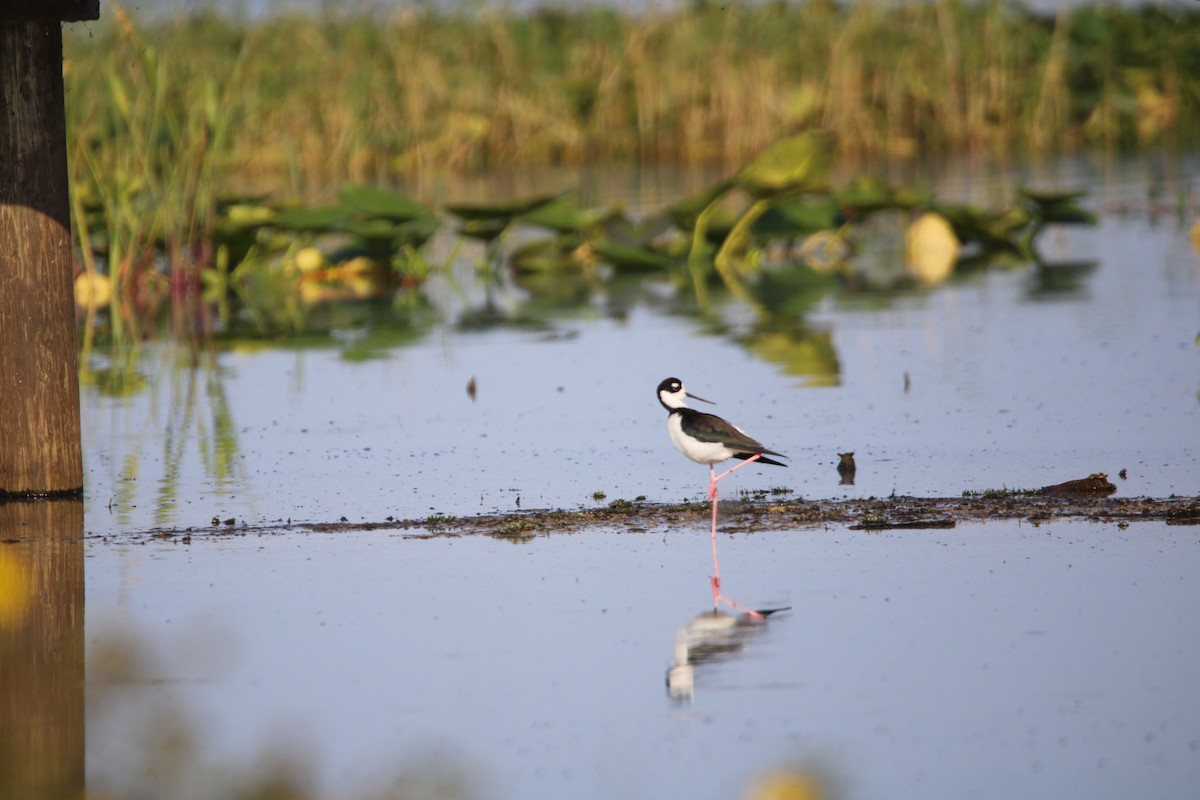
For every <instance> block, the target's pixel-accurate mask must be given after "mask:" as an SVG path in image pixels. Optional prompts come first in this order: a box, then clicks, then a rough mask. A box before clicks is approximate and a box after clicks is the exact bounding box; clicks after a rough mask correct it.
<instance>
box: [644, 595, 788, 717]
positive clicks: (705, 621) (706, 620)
mask: <svg viewBox="0 0 1200 800" xmlns="http://www.w3.org/2000/svg"><path fill="white" fill-rule="evenodd" d="M787 610H788V608H767V609H760V610H758V611H753V612H746V613H742V614H730V613H728V612H726V611H718V610H716V609H713V610H712V611H705V612H704V613H702V614H699V615H697V616H696V617H695V618H693V619H691V620H689V621H688V623H687V624H686V625H684V626H683V627H682V628H680V629H679V631H678V632H677V633H676V634H675V663H674V664H672V665H671V667H670V668H669V669H668V670H667V694H668V695H669V696H670V697H671V699H672V700H676V701H678V702H681V703H682V702H687V701H689V700H691V699H692V694H693V692H694V690H695V685H696V668H697V667H700V666H703V665H704V664H709V663H714V662H719V661H725V660H728V659H730V658H733V657H734V656H736V655H737V654H738V653H740V652H741V651H742V648H744V647H745V645H746V642H747V641H749V639H750V638H751V637H752V636H756V635H758V634H759V633H761V632H762V631H763V630H765V628H766V623H767V618H768V617H770V616H771V615H772V614H776V613H778V612H780V611H787Z"/></svg>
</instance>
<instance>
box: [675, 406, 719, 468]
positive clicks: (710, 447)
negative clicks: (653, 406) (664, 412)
mask: <svg viewBox="0 0 1200 800" xmlns="http://www.w3.org/2000/svg"><path fill="white" fill-rule="evenodd" d="M667 433H668V434H669V435H670V437H671V444H673V445H675V449H676V450H678V451H679V452H681V453H683V454H684V455H685V456H687V457H688V458H690V459H691V460H692V461H695V462H696V463H697V464H716V463H717V462H718V461H725V460H726V459H730V458H733V451H732V450H730V449H729V448H728V447H726V446H725V445H723V444H720V443H718V442H700V441H697V440H695V439H692V438H690V437H688V436H684V435H683V421H682V419H681V418H680V416H679V415H678V414H672V415H671V416H669V417H667Z"/></svg>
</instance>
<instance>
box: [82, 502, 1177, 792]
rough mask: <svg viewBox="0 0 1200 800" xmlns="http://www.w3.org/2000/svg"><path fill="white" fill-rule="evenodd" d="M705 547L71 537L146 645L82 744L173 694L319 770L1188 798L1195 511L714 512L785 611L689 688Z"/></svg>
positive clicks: (606, 782) (736, 588)
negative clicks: (963, 520) (820, 522)
mask: <svg viewBox="0 0 1200 800" xmlns="http://www.w3.org/2000/svg"><path fill="white" fill-rule="evenodd" d="M707 545H708V541H707V535H706V532H705V531H704V525H703V520H697V525H696V526H695V527H694V528H691V529H687V530H672V531H654V532H651V533H645V534H629V533H624V534H618V533H613V532H605V531H589V532H587V533H583V534H576V535H551V536H549V537H543V538H539V539H537V540H535V541H533V542H530V543H527V544H524V545H517V546H514V545H512V544H510V543H508V542H504V541H497V540H493V539H488V538H485V537H481V536H470V537H463V538H439V539H430V540H422V539H410V538H405V537H404V536H401V535H395V534H389V535H381V534H369V533H354V534H343V535H299V536H297V535H275V536H250V537H246V538H242V539H234V540H228V539H225V540H220V541H208V542H200V541H195V542H194V543H193V544H192V545H191V546H190V547H187V546H180V545H173V544H151V545H145V546H133V547H122V546H113V545H104V546H91V547H89V548H88V562H87V568H88V575H89V579H88V589H87V604H88V609H89V617H90V622H89V629H90V630H91V631H92V633H91V634H90V635H91V636H92V637H96V636H98V635H100V634H101V633H103V632H105V631H106V630H107V631H110V632H111V630H112V626H113V625H114V624H115V623H114V620H117V621H119V623H120V625H121V626H125V627H128V628H132V629H134V630H137V631H140V632H141V633H142V635H147V636H149V638H150V640H151V641H152V642H153V645H152V647H151V649H152V650H153V651H156V652H155V654H154V658H153V659H152V660H153V662H154V663H155V666H154V667H152V668H150V669H149V670H147V671H145V672H144V673H143V674H142V680H141V681H139V682H135V683H133V684H131V685H130V684H122V685H117V686H108V687H106V688H104V689H103V693H104V695H105V701H106V702H105V704H104V705H105V707H108V708H114V709H119V713H117V712H110V713H98V712H93V714H92V719H93V720H95V721H93V722H90V723H89V734H88V741H89V747H88V759H89V765H90V766H89V771H90V772H92V773H93V774H95V775H103V776H106V777H108V778H110V779H112V780H114V781H115V782H116V783H117V784H120V783H121V782H122V780H123V778H122V776H124V775H129V774H137V772H136V770H129V769H128V764H130V763H131V762H133V763H136V762H137V757H138V756H137V755H136V754H134V755H131V754H130V753H129V752H128V741H129V739H128V737H127V736H126V735H119V734H121V733H122V732H128V731H136V730H138V729H139V728H140V727H145V726H146V724H147V723H146V718H147V717H149V716H151V712H152V711H154V709H156V708H157V709H159V710H160V712H161V708H162V707H163V706H167V707H170V708H173V709H175V710H176V711H177V712H178V713H180V715H181V716H182V717H183V718H184V719H187V720H189V724H191V725H193V726H195V727H196V728H199V729H200V731H201V733H202V734H203V735H204V736H205V739H206V745H207V747H209V748H211V752H209V753H208V755H209V756H210V757H211V758H213V759H215V760H216V761H217V763H236V764H239V765H251V766H252V765H254V764H257V763H259V762H260V761H265V760H266V758H265V757H264V756H261V755H259V756H255V755H254V754H259V753H262V752H263V751H267V752H270V751H273V750H276V749H279V748H281V747H282V748H285V749H286V748H288V747H295V748H297V749H299V750H300V751H301V752H303V753H305V754H307V757H306V759H305V761H306V762H307V763H308V764H310V765H314V772H315V773H316V774H315V775H314V776H313V780H314V781H315V782H316V784H317V785H319V786H325V787H332V790H333V791H334V794H336V795H337V796H345V794H346V793H348V792H351V791H353V790H354V789H355V788H357V787H361V786H364V785H370V784H371V782H372V781H373V780H376V779H377V778H378V777H379V776H383V777H387V776H388V775H389V774H395V773H396V772H397V771H400V770H401V769H403V768H405V767H411V764H412V762H413V761H414V760H419V761H420V763H422V764H424V765H426V766H430V765H440V768H441V769H444V770H447V771H450V772H452V773H453V774H455V775H458V776H460V777H462V779H463V780H464V781H465V782H466V783H467V784H468V785H469V786H471V787H473V794H472V795H471V796H478V797H513V798H516V797H521V798H526V797H564V796H570V797H579V798H588V797H595V798H602V797H618V796H620V797H630V796H634V797H678V796H689V797H698V798H721V797H736V796H739V792H740V791H741V789H742V788H743V787H745V786H746V785H747V784H748V783H750V782H751V781H752V780H753V779H754V778H755V776H757V775H760V774H761V773H763V772H764V771H769V770H771V769H774V768H781V767H793V768H799V769H801V770H804V771H806V772H808V773H810V774H816V775H817V776H818V777H819V778H820V779H821V780H823V781H825V782H827V783H829V784H830V785H831V786H832V787H833V788H835V789H836V796H838V797H846V798H858V797H861V798H872V797H880V796H890V797H930V796H935V797H981V798H989V797H996V798H999V797H1012V796H1022V797H1030V796H1038V797H1091V798H1105V797H1112V798H1116V797H1130V796H1154V797H1182V796H1186V795H1187V794H1188V793H1189V792H1190V790H1191V788H1193V787H1194V786H1195V785H1196V782H1197V780H1200V696H1197V694H1196V692H1195V691H1194V688H1195V686H1194V683H1195V681H1194V676H1195V675H1196V674H1197V671H1198V670H1200V627H1198V625H1197V622H1196V621H1195V619H1194V615H1192V614H1189V613H1181V612H1183V610H1184V609H1186V608H1189V607H1190V605H1191V604H1192V602H1193V601H1194V598H1195V597H1196V593H1197V591H1198V590H1200V542H1198V541H1197V535H1196V530H1195V528H1192V527H1171V526H1167V525H1163V524H1160V523H1138V524H1134V525H1132V526H1131V527H1129V528H1128V529H1127V530H1124V531H1122V530H1120V529H1118V528H1117V527H1116V526H1115V525H1098V524H1086V523H1053V524H1047V525H1043V526H1040V527H1034V526H1030V525H1015V524H995V523H990V524H978V523H973V524H966V525H960V526H959V527H958V528H957V529H955V530H949V531H909V532H891V533H881V534H870V533H864V532H854V531H847V530H844V529H829V530H810V531H798V532H791V533H783V534H761V535H748V536H733V537H723V540H722V548H723V556H724V558H723V559H722V562H723V563H722V568H723V573H724V574H725V576H726V589H727V591H728V592H729V593H730V594H732V595H733V596H735V597H737V598H738V599H739V600H741V601H743V602H744V603H748V604H751V605H755V606H758V607H766V606H769V607H775V606H780V605H790V606H791V611H789V612H782V613H779V614H777V615H775V616H772V617H770V618H768V620H767V621H766V622H765V623H763V624H760V625H758V626H755V627H752V628H750V629H748V630H747V632H746V633H745V635H744V636H743V637H741V638H740V639H737V640H735V641H734V642H733V643H732V645H733V646H732V647H731V648H730V649H729V650H727V651H725V652H719V653H717V654H715V655H712V654H710V655H711V659H710V660H702V659H701V660H700V661H699V663H697V664H696V665H695V667H694V673H695V674H694V691H693V694H692V696H691V699H690V701H684V702H680V701H676V700H672V699H670V698H669V696H668V693H667V689H666V686H665V677H666V673H667V670H668V668H669V667H671V665H672V664H673V663H674V662H675V660H676V656H675V642H676V637H677V634H678V632H679V630H680V628H681V627H682V626H684V625H685V624H687V623H688V622H689V621H690V620H692V619H693V618H695V617H696V616H697V615H698V614H700V613H702V612H704V611H705V607H706V602H705V601H706V597H707V582H706V579H705V577H704V576H705V574H706V572H707V567H708V563H707V558H708V553H707ZM727 644H730V643H728V642H727ZM93 691H94V692H100V691H101V690H100V689H94V690H93ZM114 734H118V735H114ZM123 768H125V769H124V770H123Z"/></svg>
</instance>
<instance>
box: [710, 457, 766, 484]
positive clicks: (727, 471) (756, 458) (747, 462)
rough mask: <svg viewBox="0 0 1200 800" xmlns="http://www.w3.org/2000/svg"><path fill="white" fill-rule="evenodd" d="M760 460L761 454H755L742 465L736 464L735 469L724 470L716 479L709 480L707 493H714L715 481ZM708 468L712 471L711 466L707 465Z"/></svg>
mask: <svg viewBox="0 0 1200 800" xmlns="http://www.w3.org/2000/svg"><path fill="white" fill-rule="evenodd" d="M760 458H762V453H755V454H754V455H752V456H750V457H749V458H747V459H746V460H745V461H743V462H742V463H740V464H738V465H737V466H736V467H730V468H729V469H727V470H725V471H724V472H722V473H721V474H720V475H718V476H717V477H715V478H711V485H710V488H709V491H710V492H712V491H714V490H715V489H716V486H717V481H719V480H721V478H724V477H725V476H726V475H728V474H729V473H731V472H733V471H735V470H739V469H741V468H742V467H744V466H746V465H747V464H749V463H750V462H751V461H757V460H758V459H760ZM708 468H709V469H710V470H711V469H712V464H709V465H708Z"/></svg>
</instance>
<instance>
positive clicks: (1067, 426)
mask: <svg viewBox="0 0 1200 800" xmlns="http://www.w3.org/2000/svg"><path fill="white" fill-rule="evenodd" d="M1068 174H1070V173H1068ZM1085 178H1087V179H1090V180H1096V179H1097V178H1096V176H1085ZM1060 180H1062V181H1063V182H1064V183H1066V185H1079V184H1078V181H1075V182H1073V181H1071V180H1070V179H1068V178H1062V179H1060ZM1080 180H1083V179H1080ZM947 181H948V182H949V183H951V184H952V185H957V184H958V183H963V184H967V185H966V186H965V188H962V189H960V192H959V193H964V194H972V193H978V192H979V190H978V189H977V188H974V187H972V186H971V185H969V182H968V181H965V180H964V179H962V178H958V179H957V180H950V179H947ZM1106 186H1107V188H1103V189H1097V192H1096V194H1097V197H1096V198H1095V199H1094V201H1093V203H1094V204H1095V205H1096V206H1097V207H1101V208H1112V207H1118V206H1119V205H1120V204H1123V203H1126V202H1128V199H1127V198H1128V197H1129V196H1130V195H1132V196H1135V197H1136V196H1139V192H1140V193H1141V195H1144V193H1145V192H1146V191H1147V189H1146V187H1145V186H1144V185H1143V186H1139V185H1138V184H1136V183H1134V184H1123V183H1120V182H1115V183H1113V184H1109V185H1106ZM942 194H947V195H948V196H955V193H954V191H953V190H952V189H951V188H947V189H945V190H943V192H942ZM1141 202H1142V207H1144V206H1145V203H1144V201H1141ZM1042 247H1043V250H1044V251H1045V253H1044V254H1045V257H1046V258H1047V260H1049V261H1051V262H1056V263H1059V266H1047V267H1043V268H1037V267H1034V266H1025V267H1021V268H1012V269H1004V268H992V269H988V270H985V271H977V272H966V273H965V274H960V275H956V276H955V277H954V278H952V279H951V281H950V282H948V283H947V284H945V285H942V286H938V287H935V288H930V289H914V290H907V291H903V292H899V293H897V292H883V291H869V292H844V291H843V292H831V293H828V294H825V295H823V296H818V297H816V298H815V299H812V300H811V301H807V306H806V307H807V309H808V310H807V311H806V313H805V314H804V316H803V317H798V316H795V315H790V316H789V315H786V314H785V315H782V316H781V317H779V318H777V319H776V320H775V321H774V322H773V323H772V325H771V326H769V327H766V328H764V327H762V326H761V325H760V324H757V323H755V322H754V320H753V319H752V318H751V316H750V315H749V314H748V313H747V312H746V311H745V309H744V308H742V307H741V306H739V305H738V304H736V303H733V302H728V303H725V304H724V305H722V306H721V307H720V308H719V315H718V318H717V319H716V320H715V321H714V320H713V319H711V318H698V317H696V316H695V315H688V314H684V313H682V311H681V309H682V308H685V307H686V303H682V301H681V300H680V299H679V298H678V295H677V294H676V293H674V292H673V291H672V290H671V288H670V287H669V286H668V285H667V284H665V283H654V282H649V283H646V284H642V285H635V286H634V287H632V288H629V287H625V288H610V289H609V290H608V291H607V292H605V291H601V292H600V293H598V294H596V295H595V296H593V297H591V298H589V299H586V300H585V301H584V302H582V304H577V305H574V306H572V307H569V308H552V309H550V310H549V311H545V312H541V313H538V314H536V315H534V316H533V317H529V316H528V314H527V312H526V311H525V310H523V309H525V308H527V306H528V305H529V301H528V300H527V299H523V295H521V293H520V292H519V291H517V290H511V291H507V292H501V293H500V294H499V296H495V297H492V298H491V303H490V307H491V308H492V310H491V311H489V312H488V313H487V314H483V313H482V312H481V309H482V308H485V307H489V304H488V302H487V300H486V299H485V298H483V297H482V296H481V295H479V294H478V293H477V294H474V295H468V296H467V297H465V298H464V297H463V296H460V295H458V294H456V293H455V292H453V291H451V290H450V289H449V288H448V287H446V286H445V285H442V284H438V283H434V284H432V285H431V286H429V287H428V288H427V292H428V295H429V297H430V298H431V302H432V304H433V306H434V308H436V309H439V310H440V311H441V312H442V313H443V314H444V315H445V317H446V321H445V322H436V321H429V320H426V319H425V318H424V317H419V318H418V319H417V321H416V322H412V323H411V324H408V325H406V326H405V327H403V328H402V329H401V330H400V331H399V332H396V333H387V332H386V330H385V333H383V334H381V333H379V331H380V327H376V328H367V327H364V326H363V325H362V324H361V323H359V324H358V325H357V326H356V325H354V324H350V323H347V324H346V326H344V327H341V328H335V330H334V332H333V334H332V335H331V336H330V337H328V339H326V340H325V342H324V346H321V347H297V348H280V347H274V348H273V347H269V346H263V345H261V344H246V345H241V346H235V347H232V348H228V349H221V350H216V351H202V352H201V353H199V354H194V353H193V352H192V351H191V350H190V349H188V348H187V347H185V346H183V345H181V344H178V343H172V342H161V343H152V344H149V345H147V346H145V347H144V348H143V349H142V350H141V351H140V352H138V353H136V354H135V355H134V356H133V357H134V358H135V359H138V361H137V362H136V363H137V371H138V372H139V373H140V374H141V375H142V376H143V377H144V380H145V383H146V388H145V389H144V391H141V392H138V393H136V394H133V395H132V396H128V397H113V396H107V395H102V394H100V393H99V392H96V391H85V396H84V408H83V411H84V437H85V438H84V446H85V451H86V469H87V475H86V479H87V486H88V490H87V502H88V515H87V527H88V530H89V531H90V532H94V533H105V532H112V531H118V530H122V529H130V528H133V529H146V528H150V527H156V526H182V527H190V526H198V525H207V524H208V523H209V522H210V520H211V519H212V518H213V517H214V516H215V517H219V518H221V519H226V518H230V517H234V518H236V519H238V520H243V521H249V522H261V521H271V520H286V519H297V520H318V521H328V520H334V519H337V518H339V517H342V516H345V517H347V518H348V519H350V520H352V521H360V520H382V519H383V518H385V517H387V516H388V515H393V516H396V517H401V518H408V517H414V516H425V515H427V514H430V513H435V512H436V513H448V514H469V513H474V512H482V511H493V510H502V511H504V510H511V509H515V508H517V507H518V504H519V506H520V507H522V508H546V507H560V506H565V507H578V506H585V505H588V504H590V503H592V502H594V501H593V500H592V496H593V494H594V493H596V492H602V493H603V494H604V495H605V497H606V498H607V499H608V500H611V499H615V498H625V499H632V498H633V497H637V496H640V495H645V496H646V497H647V498H648V499H650V500H652V501H677V500H681V499H684V498H689V497H698V496H699V495H700V493H701V492H702V491H703V490H704V488H705V475H704V472H705V470H704V468H703V467H699V466H696V465H694V464H691V463H689V462H687V461H685V460H683V459H682V458H680V457H679V455H678V454H677V453H675V452H674V450H673V449H672V448H671V446H670V444H669V442H668V440H667V437H666V432H665V430H664V427H665V426H664V419H663V418H664V414H663V412H662V409H661V408H660V407H659V406H658V404H657V402H656V399H655V396H654V388H655V386H657V384H658V382H659V381H660V380H662V379H663V378H665V377H668V376H676V377H679V378H682V379H683V380H684V381H685V383H686V384H687V386H688V388H689V389H690V390H692V391H694V392H695V393H696V394H698V395H700V396H702V397H706V398H708V399H710V400H714V401H716V402H717V403H718V405H717V406H716V407H715V409H713V410H715V412H716V413H718V414H721V415H723V416H726V417H728V418H729V419H731V420H733V421H735V422H736V423H737V424H739V425H740V426H741V427H743V428H745V429H746V430H747V431H749V432H750V433H751V434H752V435H753V436H755V437H756V438H758V439H759V440H761V441H763V442H764V443H766V444H767V445H768V446H769V447H771V448H772V449H775V450H779V451H781V452H784V453H787V454H788V455H789V456H791V459H792V460H791V465H790V468H789V469H787V470H786V471H784V470H782V469H778V468H773V467H762V468H761V469H760V468H757V467H755V468H750V469H746V470H743V471H741V472H739V473H738V475H737V476H736V478H735V479H734V482H733V485H732V486H730V487H729V488H727V489H726V491H730V490H736V489H739V488H741V489H770V488H777V487H783V488H788V489H791V490H793V491H794V492H796V493H798V494H799V495H800V496H803V497H808V498H827V497H846V496H849V497H855V496H863V497H869V496H878V495H888V494H892V493H897V494H918V495H931V494H932V495H950V496H957V495H958V494H960V493H961V492H962V491H964V490H975V491H983V490H987V489H998V488H1002V487H1007V488H1035V487H1040V486H1044V485H1048V484H1053V483H1059V482H1062V481H1066V480H1070V479H1074V478H1080V477H1083V476H1086V475H1088V474H1091V473H1094V472H1105V473H1107V474H1109V475H1110V476H1113V477H1114V478H1115V476H1116V475H1117V474H1118V473H1119V472H1120V471H1121V470H1125V471H1126V473H1125V474H1126V476H1127V477H1126V478H1125V479H1118V480H1117V485H1118V488H1119V491H1120V493H1121V494H1122V495H1127V496H1139V495H1151V496H1165V495H1169V494H1184V495H1192V494H1196V493H1197V492H1200V462H1198V461H1197V451H1196V448H1195V446H1194V443H1195V442H1197V441H1200V347H1198V346H1197V344H1196V337H1197V334H1198V333H1200V260H1198V259H1197V255H1196V253H1195V252H1194V251H1192V250H1191V248H1190V247H1189V245H1188V242H1187V230H1186V226H1183V225H1180V224H1178V223H1177V222H1175V221H1173V220H1169V219H1165V218H1163V217H1161V216H1153V215H1147V214H1145V213H1128V214H1118V213H1111V212H1110V213H1104V214H1103V215H1102V216H1101V223H1100V225H1099V226H1098V227H1097V228H1078V229H1061V230H1059V231H1053V232H1050V233H1048V234H1046V235H1045V238H1044V239H1043V241H1042ZM869 258H871V254H870V253H868V254H866V255H865V256H864V259H869ZM1090 260H1094V262H1095V263H1094V265H1092V266H1087V267H1081V266H1079V265H1080V264H1081V263H1086V262H1088V261H1090ZM1068 261H1069V263H1070V264H1072V265H1074V266H1064V265H1062V262H1068ZM467 267H468V268H471V267H470V265H469V264H468V265H467ZM684 299H686V298H684ZM523 303H524V305H523ZM481 318H486V319H489V320H491V321H492V324H489V325H488V326H485V327H482V328H478V327H475V326H474V324H473V323H472V324H468V323H467V322H466V320H468V319H469V320H479V319H481ZM506 319H507V320H508V322H505V321H504V320H506ZM381 327H382V326H381ZM389 337H390V338H389ZM400 341H402V342H403V344H402V345H401V344H399V343H393V342H400ZM814 352H815V353H817V355H815V356H814V355H813V353H814ZM193 361H195V362H196V363H198V365H199V366H197V367H195V368H192V367H191V366H190V365H191V364H192V363H193ZM92 363H93V368H94V369H97V370H102V369H103V368H105V367H106V366H107V360H106V356H105V355H104V354H99V355H96V356H94V357H93V358H92ZM472 379H474V381H475V384H476V386H477V393H476V395H475V398H474V399H472V398H471V397H469V396H468V393H467V391H466V387H467V384H468V382H469V381H470V380H472ZM906 381H907V388H906ZM829 384H832V385H829ZM845 451H853V452H854V453H855V459H856V462H857V464H858V471H857V475H856V481H855V484H854V485H853V486H844V485H841V484H840V483H839V478H838V474H837V473H836V472H835V470H834V469H833V465H834V464H835V463H836V461H837V454H838V453H840V452H845Z"/></svg>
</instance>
